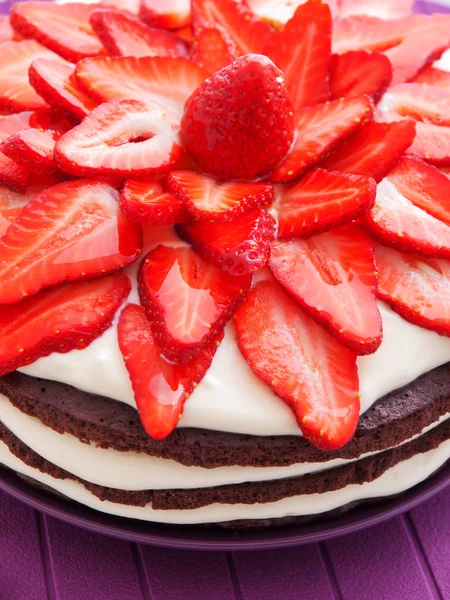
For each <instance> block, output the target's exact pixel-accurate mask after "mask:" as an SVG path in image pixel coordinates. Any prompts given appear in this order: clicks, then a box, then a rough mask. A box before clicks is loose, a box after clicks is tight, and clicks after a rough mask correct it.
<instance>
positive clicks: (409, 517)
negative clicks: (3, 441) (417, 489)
mask: <svg viewBox="0 0 450 600" xmlns="http://www.w3.org/2000/svg"><path fill="white" fill-rule="evenodd" d="M374 1H376V0H374ZM379 1H381V0H379ZM383 1H388V0H383ZM12 4H13V2H3V3H1V4H0V11H1V12H6V11H7V10H8V9H9V8H10V6H11V5H12ZM434 7H436V5H434ZM416 8H417V9H418V11H420V12H427V13H429V12H432V10H433V9H432V6H431V5H430V3H427V2H417V6H416ZM103 598H105V599H106V598H107V599H108V600H191V599H195V600H278V599H279V600H300V599H301V600H450V488H449V489H447V490H445V491H443V492H441V493H440V494H439V495H438V496H436V497H434V498H433V499H432V500H430V501H429V502H427V503H425V504H423V505H421V506H420V507H418V508H416V509H414V510H413V511H411V512H410V513H408V514H406V515H404V516H402V517H397V518H395V519H392V520H390V521H388V522H386V523H383V524H382V525H379V526H377V527H373V528H371V529H367V530H365V531H362V532H359V533H356V534H352V535H349V536H345V537H341V538H338V539H335V540H332V541H329V542H326V543H321V544H313V545H310V546H302V547H299V548H287V549H285V550H267V551H259V552H238V553H228V552H227V553H225V552H215V553H213V552H207V553H206V552H195V551H182V550H170V549H162V548H152V547H150V546H140V545H136V544H131V543H128V542H122V541H119V540H113V539H111V538H106V537H103V536H101V535H98V534H93V533H89V532H87V531H84V530H81V529H78V528H75V527H72V526H71V525H67V524H64V523H62V522H60V521H57V520H55V519H53V518H50V517H46V516H44V515H42V514H40V513H38V512H36V511H35V510H33V509H31V508H28V507H26V506H24V505H22V504H21V503H19V502H17V501H16V500H14V499H13V498H12V497H10V496H8V495H6V494H4V493H0V600H102V599H103Z"/></svg>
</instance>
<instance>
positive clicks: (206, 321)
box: [139, 245, 251, 362]
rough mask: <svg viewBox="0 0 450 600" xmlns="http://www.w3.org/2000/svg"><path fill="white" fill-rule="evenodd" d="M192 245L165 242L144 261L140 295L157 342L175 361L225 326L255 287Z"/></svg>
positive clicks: (248, 278)
mask: <svg viewBox="0 0 450 600" xmlns="http://www.w3.org/2000/svg"><path fill="white" fill-rule="evenodd" d="M250 284H251V276H249V275H240V276H236V277H233V276H232V275H229V274H227V273H224V272H223V271H220V270H219V269H217V268H216V267H214V266H213V265H211V264H209V263H208V262H207V261H205V260H204V259H203V258H201V257H200V256H199V255H198V254H197V253H196V252H194V251H193V250H192V249H191V248H189V247H185V248H171V247H168V246H164V245H160V246H158V247H157V248H156V249H155V250H152V251H151V252H150V253H149V254H148V255H147V256H146V257H145V259H144V261H143V262H142V266H141V268H140V272H139V295H140V299H141V303H142V305H143V306H144V307H145V308H146V314H147V318H148V319H149V321H150V323H151V326H152V332H153V337H154V339H155V342H156V343H157V344H158V346H159V347H160V348H161V351H162V353H163V354H164V356H165V357H166V358H168V359H170V360H172V361H174V362H189V360H191V358H192V357H194V356H197V355H198V354H199V353H200V352H201V350H202V348H203V347H204V346H205V345H206V344H207V343H208V342H210V341H211V340H212V338H214V337H215V336H216V335H217V334H218V333H219V332H220V331H221V330H222V329H223V327H224V326H225V324H226V322H227V321H228V320H229V319H230V317H231V315H232V314H233V312H234V310H235V309H236V307H237V306H239V304H240V303H241V302H242V300H243V299H244V297H245V294H246V293H247V291H248V290H249V288H250Z"/></svg>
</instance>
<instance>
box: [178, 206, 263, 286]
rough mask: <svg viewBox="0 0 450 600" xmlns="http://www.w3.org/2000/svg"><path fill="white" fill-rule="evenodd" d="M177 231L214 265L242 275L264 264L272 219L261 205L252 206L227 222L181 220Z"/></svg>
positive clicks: (233, 273) (232, 273) (252, 271)
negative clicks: (182, 221)
mask: <svg viewBox="0 0 450 600" xmlns="http://www.w3.org/2000/svg"><path fill="white" fill-rule="evenodd" d="M177 233H178V235H179V236H180V237H181V239H183V240H186V241H187V242H189V243H190V244H191V245H192V247H193V248H194V250H195V251H196V252H198V254H200V256H202V257H203V258H205V259H206V260H207V261H208V262H210V263H211V264H213V265H214V266H216V267H217V268H219V269H222V271H226V272H227V273H230V274H231V275H244V274H246V273H254V272H255V271H257V270H258V269H261V268H262V267H264V266H265V265H266V264H267V261H268V259H269V253H270V243H271V241H272V240H273V238H274V236H275V221H274V219H273V218H272V217H271V216H270V214H269V213H268V212H267V211H266V210H264V209H263V208H259V209H258V208H255V209H253V210H249V211H248V212H245V213H244V214H242V215H239V216H238V217H236V218H235V219H234V220H233V221H231V222H229V223H210V222H208V221H193V222H191V223H183V224H182V225H179V226H178V227H177Z"/></svg>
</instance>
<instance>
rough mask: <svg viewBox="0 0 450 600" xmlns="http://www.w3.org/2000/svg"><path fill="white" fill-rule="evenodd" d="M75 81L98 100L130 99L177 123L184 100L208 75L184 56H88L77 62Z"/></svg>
mask: <svg viewBox="0 0 450 600" xmlns="http://www.w3.org/2000/svg"><path fill="white" fill-rule="evenodd" d="M75 73H76V77H77V81H78V83H79V84H80V85H81V86H82V87H83V88H84V89H85V90H86V91H87V92H89V94H91V95H92V96H93V97H94V98H95V99H96V100H98V101H99V102H105V101H107V100H112V99H114V98H123V97H124V96H125V97H127V98H133V99H136V100H141V101H142V102H148V103H151V104H152V105H153V106H154V107H159V108H161V110H164V111H166V112H168V114H169V115H170V118H171V120H172V119H173V120H174V123H176V124H179V122H180V119H181V115H182V114H183V110H184V105H185V103H186V100H187V99H188V98H189V96H191V94H192V93H193V92H194V91H195V90H196V89H197V88H198V87H199V85H200V84H201V83H203V81H204V80H205V79H206V78H207V77H208V72H207V71H205V70H204V69H202V68H201V67H200V66H199V65H196V64H195V63H194V62H192V61H190V60H188V59H187V58H180V57H179V58H174V57H162V56H147V57H144V58H135V57H132V56H118V57H115V58H108V57H106V58H104V57H97V58H88V59H86V60H82V61H81V62H79V63H78V64H77V67H76V71H75Z"/></svg>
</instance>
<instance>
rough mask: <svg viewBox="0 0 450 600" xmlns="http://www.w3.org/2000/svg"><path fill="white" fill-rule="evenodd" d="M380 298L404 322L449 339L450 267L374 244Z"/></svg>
mask: <svg viewBox="0 0 450 600" xmlns="http://www.w3.org/2000/svg"><path fill="white" fill-rule="evenodd" d="M375 257H376V261H377V265H378V274H379V279H378V291H377V295H378V297H379V298H381V299H382V300H385V301H386V302H388V303H389V304H390V305H391V306H392V308H393V309H394V310H395V311H396V312H397V313H398V314H399V315H401V316H402V318H403V319H406V320H407V321H410V322H411V323H414V324H415V325H419V327H423V328H424V329H431V330H432V331H436V332H437V333H439V335H446V336H449V335H450V313H449V307H450V263H449V262H448V261H447V260H442V259H439V258H425V257H423V256H422V255H420V254H402V253H400V252H397V250H394V249H393V248H386V247H385V246H380V245H379V244H375Z"/></svg>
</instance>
